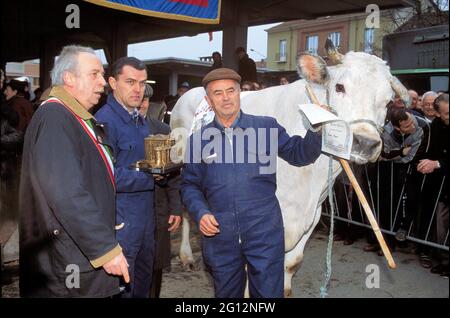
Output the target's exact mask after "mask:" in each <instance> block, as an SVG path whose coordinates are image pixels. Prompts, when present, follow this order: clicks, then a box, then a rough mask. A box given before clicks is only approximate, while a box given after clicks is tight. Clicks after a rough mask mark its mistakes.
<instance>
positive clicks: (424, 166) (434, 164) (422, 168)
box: [417, 159, 439, 174]
mask: <svg viewBox="0 0 450 318" xmlns="http://www.w3.org/2000/svg"><path fill="white" fill-rule="evenodd" d="M438 168H439V162H438V161H437V160H429V159H425V160H420V162H419V165H418V166H417V171H419V172H420V173H422V174H429V173H432V172H433V171H434V170H436V169H438Z"/></svg>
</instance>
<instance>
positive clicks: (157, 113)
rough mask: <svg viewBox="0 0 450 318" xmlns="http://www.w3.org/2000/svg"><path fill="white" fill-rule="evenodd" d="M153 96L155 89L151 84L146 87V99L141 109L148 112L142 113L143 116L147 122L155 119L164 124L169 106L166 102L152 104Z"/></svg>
mask: <svg viewBox="0 0 450 318" xmlns="http://www.w3.org/2000/svg"><path fill="white" fill-rule="evenodd" d="M152 96H153V88H152V87H151V86H150V84H146V85H145V92H144V99H143V101H142V105H141V109H147V111H145V112H143V111H144V110H143V111H141V114H142V115H143V116H145V118H146V119H147V121H149V120H150V118H151V119H155V120H157V121H160V122H162V121H163V119H164V114H165V113H166V110H167V106H166V104H165V103H164V102H162V103H156V102H151V101H150V98H151V97H152Z"/></svg>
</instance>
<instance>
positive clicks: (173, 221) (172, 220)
mask: <svg viewBox="0 0 450 318" xmlns="http://www.w3.org/2000/svg"><path fill="white" fill-rule="evenodd" d="M169 224H170V225H171V227H169V232H175V231H177V230H178V228H179V227H180V224H181V216H178V215H171V216H170V217H169Z"/></svg>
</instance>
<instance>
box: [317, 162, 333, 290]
mask: <svg viewBox="0 0 450 318" xmlns="http://www.w3.org/2000/svg"><path fill="white" fill-rule="evenodd" d="M328 201H329V203H330V235H329V237H328V248H327V259H326V267H327V270H326V274H325V283H324V284H323V286H322V287H320V298H325V297H327V296H328V285H329V283H330V279H331V271H332V267H331V254H332V251H333V235H334V202H333V158H332V157H331V156H330V165H329V168H328Z"/></svg>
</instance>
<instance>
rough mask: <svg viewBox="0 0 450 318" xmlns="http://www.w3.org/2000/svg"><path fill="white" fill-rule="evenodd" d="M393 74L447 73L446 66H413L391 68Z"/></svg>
mask: <svg viewBox="0 0 450 318" xmlns="http://www.w3.org/2000/svg"><path fill="white" fill-rule="evenodd" d="M391 73H392V74H393V75H406V74H427V73H428V74H429V73H448V68H413V69H403V70H391Z"/></svg>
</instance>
